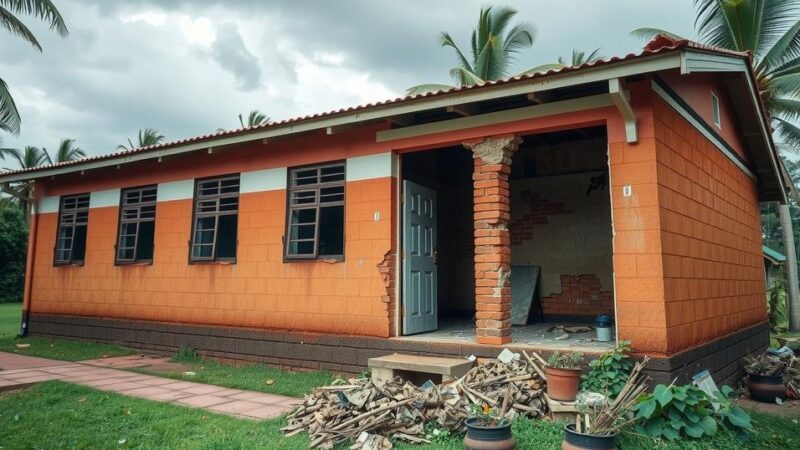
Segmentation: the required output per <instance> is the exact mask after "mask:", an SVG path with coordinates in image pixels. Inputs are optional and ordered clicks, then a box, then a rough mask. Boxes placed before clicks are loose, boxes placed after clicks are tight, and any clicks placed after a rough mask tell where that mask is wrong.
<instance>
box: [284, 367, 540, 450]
mask: <svg viewBox="0 0 800 450" xmlns="http://www.w3.org/2000/svg"><path fill="white" fill-rule="evenodd" d="M523 355H524V358H523V357H522V355H519V354H514V355H513V357H512V358H509V359H508V362H505V363H504V362H501V361H499V360H491V361H488V362H486V363H485V364H483V365H479V366H477V367H473V368H472V369H471V370H470V371H469V372H467V374H466V375H464V376H463V377H462V378H460V379H458V380H456V381H453V382H450V383H443V384H440V385H436V384H434V383H432V382H430V381H428V382H426V383H425V384H423V385H422V386H415V385H414V384H412V383H410V382H406V381H403V380H402V379H401V378H399V377H396V378H395V379H393V380H391V381H388V382H385V383H383V384H382V385H378V384H376V383H374V382H373V381H372V380H371V379H367V378H350V379H349V380H347V381H345V380H337V381H336V382H334V384H332V385H330V386H322V387H319V388H316V389H315V390H314V392H312V393H311V394H308V395H306V397H305V401H304V402H303V404H302V405H300V406H298V407H297V408H296V409H295V410H294V411H292V412H291V413H290V414H289V416H288V424H287V426H285V427H284V428H282V429H281V431H283V432H284V433H285V434H286V436H293V435H295V434H299V433H303V432H306V433H308V434H309V436H310V438H311V445H310V447H311V448H322V449H330V448H333V447H334V446H335V445H336V444H338V443H340V442H343V441H346V440H354V441H356V444H355V445H354V448H359V449H361V448H384V446H385V443H386V441H385V440H383V439H381V438H379V437H372V436H376V435H377V436H382V437H387V438H392V439H396V440H400V441H405V442H410V443H415V444H423V443H429V441H428V440H427V439H425V423H426V422H434V423H436V424H437V425H438V426H439V427H441V428H446V429H448V430H452V431H455V432H463V431H464V430H465V425H464V420H465V419H466V418H467V417H469V415H470V412H471V408H472V405H479V406H483V405H484V404H487V405H489V406H490V407H492V408H497V409H498V410H499V409H500V408H501V406H502V403H503V400H504V399H505V398H506V397H508V398H509V400H508V406H507V408H508V410H507V412H506V413H505V417H506V418H508V419H513V418H514V417H516V416H518V415H523V416H527V417H531V418H539V417H543V416H544V415H545V414H546V413H547V403H546V401H545V398H544V388H545V383H544V372H543V371H542V369H541V368H540V367H539V366H538V365H537V364H536V363H534V362H533V360H532V359H531V357H530V356H528V355H527V354H525V353H524V352H523ZM534 356H535V357H537V358H538V355H535V354H534ZM539 359H540V358H539ZM359 437H361V441H358V440H357V439H358V438H359Z"/></svg>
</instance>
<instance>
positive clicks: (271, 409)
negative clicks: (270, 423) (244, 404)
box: [239, 405, 287, 420]
mask: <svg viewBox="0 0 800 450" xmlns="http://www.w3.org/2000/svg"><path fill="white" fill-rule="evenodd" d="M285 412H287V410H286V408H285V407H281V406H275V405H266V406H262V407H261V408H258V409H251V410H250V411H245V412H242V413H239V415H242V416H247V417H252V418H254V419H260V420H263V419H271V418H273V417H278V416H280V415H281V414H283V413H285Z"/></svg>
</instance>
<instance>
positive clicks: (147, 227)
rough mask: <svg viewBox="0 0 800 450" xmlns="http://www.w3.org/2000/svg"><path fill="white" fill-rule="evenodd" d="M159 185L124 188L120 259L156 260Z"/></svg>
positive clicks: (120, 225)
mask: <svg viewBox="0 0 800 450" xmlns="http://www.w3.org/2000/svg"><path fill="white" fill-rule="evenodd" d="M156 192H157V187H156V186H145V187H138V188H131V189H125V190H123V191H122V198H121V200H120V211H119V236H118V237H117V262H118V263H137V262H151V261H153V242H154V239H155V227H156Z"/></svg>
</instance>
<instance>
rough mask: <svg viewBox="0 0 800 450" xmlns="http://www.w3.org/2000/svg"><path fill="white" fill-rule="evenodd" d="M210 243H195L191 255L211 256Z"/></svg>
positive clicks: (198, 256) (197, 256)
mask: <svg viewBox="0 0 800 450" xmlns="http://www.w3.org/2000/svg"><path fill="white" fill-rule="evenodd" d="M212 251H213V248H212V247H211V245H195V246H194V247H193V248H192V256H194V257H196V258H211V257H212V256H213V253H212Z"/></svg>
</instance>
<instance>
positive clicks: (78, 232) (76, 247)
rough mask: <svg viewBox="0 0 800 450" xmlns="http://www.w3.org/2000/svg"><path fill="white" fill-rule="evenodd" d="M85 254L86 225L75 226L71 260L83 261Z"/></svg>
mask: <svg viewBox="0 0 800 450" xmlns="http://www.w3.org/2000/svg"><path fill="white" fill-rule="evenodd" d="M85 255H86V225H78V226H76V227H75V237H74V240H73V242H72V261H83V259H84V256H85Z"/></svg>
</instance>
